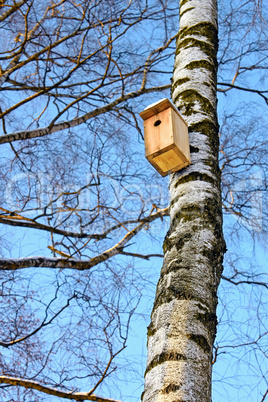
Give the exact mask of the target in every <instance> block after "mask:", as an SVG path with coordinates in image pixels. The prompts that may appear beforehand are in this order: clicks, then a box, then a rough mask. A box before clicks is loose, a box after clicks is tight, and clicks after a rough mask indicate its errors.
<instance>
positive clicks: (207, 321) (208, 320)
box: [194, 312, 218, 333]
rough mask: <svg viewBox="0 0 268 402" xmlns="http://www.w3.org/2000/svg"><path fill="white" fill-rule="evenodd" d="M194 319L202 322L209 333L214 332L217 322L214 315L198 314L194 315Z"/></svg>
mask: <svg viewBox="0 0 268 402" xmlns="http://www.w3.org/2000/svg"><path fill="white" fill-rule="evenodd" d="M194 318H195V319H197V320H198V321H200V322H202V323H203V324H204V326H205V327H206V328H208V329H209V332H210V333H214V331H216V327H217V323H218V320H217V316H216V314H215V313H209V312H208V313H198V314H195V316H194Z"/></svg>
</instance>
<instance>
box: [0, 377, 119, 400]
mask: <svg viewBox="0 0 268 402" xmlns="http://www.w3.org/2000/svg"><path fill="white" fill-rule="evenodd" d="M0 383H2V384H10V385H18V386H21V387H24V388H30V389H35V390H36V391H40V392H44V393H45V394H48V395H54V396H57V397H59V398H65V399H71V400H75V401H96V402H121V401H118V400H115V399H109V398H103V397H101V396H98V395H95V394H90V393H89V392H72V391H70V392H64V391H60V390H58V389H56V388H52V387H48V386H46V385H42V384H40V383H39V382H37V381H32V380H24V379H22V378H17V377H7V376H0Z"/></svg>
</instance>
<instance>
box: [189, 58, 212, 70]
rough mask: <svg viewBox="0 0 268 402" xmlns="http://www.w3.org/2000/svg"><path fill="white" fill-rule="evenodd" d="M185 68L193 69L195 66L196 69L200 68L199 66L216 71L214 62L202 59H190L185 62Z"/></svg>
mask: <svg viewBox="0 0 268 402" xmlns="http://www.w3.org/2000/svg"><path fill="white" fill-rule="evenodd" d="M185 68H187V69H188V70H194V69H195V68H198V70H200V68H204V69H205V70H209V71H212V72H214V73H216V67H215V64H214V63H213V62H210V61H208V60H204V59H203V60H195V61H191V62H190V63H188V64H186V66H185Z"/></svg>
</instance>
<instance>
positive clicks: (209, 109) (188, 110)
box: [174, 62, 215, 116]
mask: <svg viewBox="0 0 268 402" xmlns="http://www.w3.org/2000/svg"><path fill="white" fill-rule="evenodd" d="M193 63H195V62H193ZM177 102H180V103H182V104H183V106H184V108H185V110H184V115H185V116H191V115H192V114H193V113H194V112H195V103H199V105H200V107H201V110H202V111H203V112H204V113H206V114H207V115H208V116H214V114H215V108H214V106H213V105H212V104H211V103H210V101H209V100H208V99H207V98H206V97H205V96H202V95H201V94H200V93H199V92H198V91H196V90H194V89H186V90H185V91H182V92H180V93H179V94H178V95H177V96H176V98H175V100H174V103H175V104H177Z"/></svg>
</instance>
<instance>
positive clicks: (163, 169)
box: [140, 99, 191, 176]
mask: <svg viewBox="0 0 268 402" xmlns="http://www.w3.org/2000/svg"><path fill="white" fill-rule="evenodd" d="M140 116H141V118H142V119H143V120H144V122H143V124H144V142H145V156H146V158H147V159H148V161H149V162H150V163H151V164H152V165H153V166H154V167H155V169H156V170H157V171H158V172H159V173H160V174H161V175H162V176H166V175H167V174H168V173H170V172H176V171H177V170H180V169H182V168H184V167H185V166H188V165H189V164H190V163H191V159H190V148H189V138H188V127H187V124H186V122H185V121H184V119H183V117H182V116H181V115H180V113H179V112H178V110H177V108H176V107H175V106H174V105H173V104H172V103H171V102H170V101H169V100H168V99H161V100H160V101H158V102H156V103H153V104H152V105H150V106H148V107H147V108H146V109H145V110H144V111H143V112H141V113H140Z"/></svg>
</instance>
